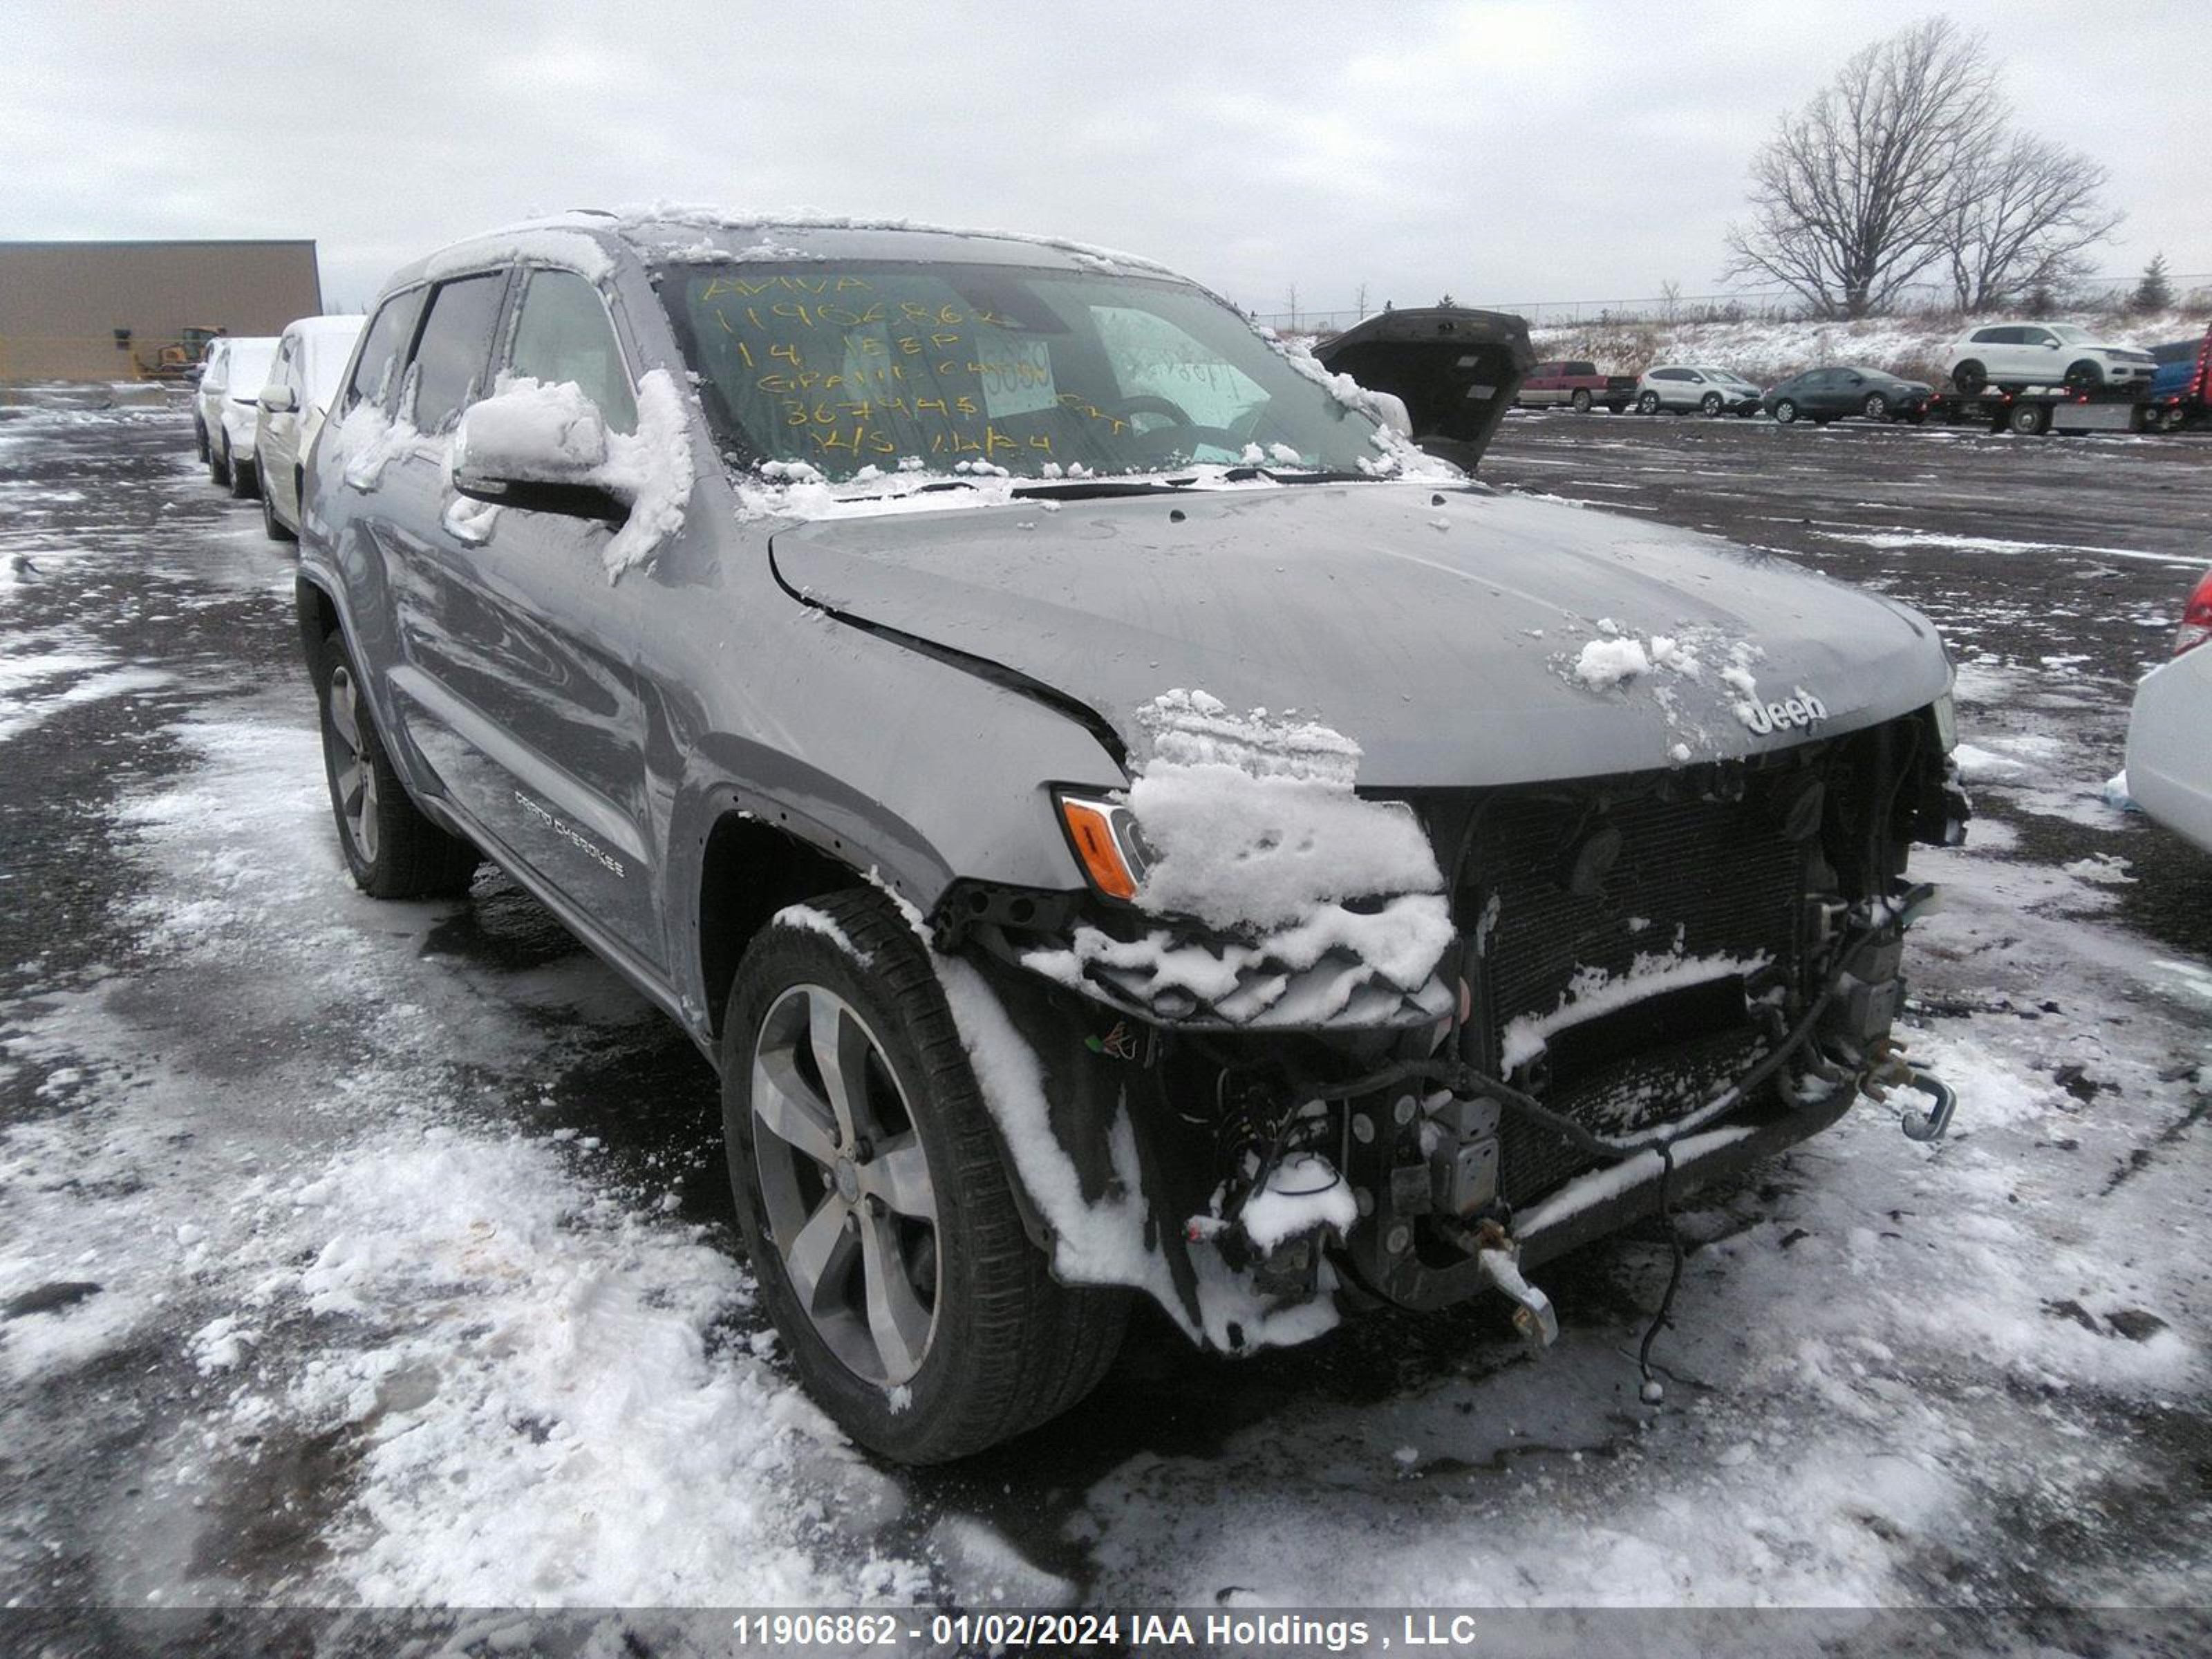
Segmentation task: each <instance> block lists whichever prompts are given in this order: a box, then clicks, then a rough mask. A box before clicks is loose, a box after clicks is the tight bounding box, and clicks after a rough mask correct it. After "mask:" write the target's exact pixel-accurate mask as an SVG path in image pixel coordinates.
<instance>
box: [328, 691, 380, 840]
mask: <svg viewBox="0 0 2212 1659" xmlns="http://www.w3.org/2000/svg"><path fill="white" fill-rule="evenodd" d="M325 706H326V708H327V711H328V712H327V714H326V717H325V720H324V721H323V742H324V744H325V745H327V746H328V748H329V750H330V751H331V776H332V777H333V778H335V779H336V780H337V797H338V816H339V817H341V818H342V819H343V820H344V823H345V832H346V839H347V840H349V842H352V843H353V849H354V851H355V852H356V854H359V855H360V858H361V861H362V863H363V864H364V865H368V864H374V863H375V862H376V767H375V764H374V763H373V762H372V761H371V760H370V758H369V755H368V745H367V744H366V743H364V742H363V740H362V711H361V688H360V687H359V686H358V685H357V684H355V681H354V678H353V671H352V670H350V669H349V668H348V667H347V666H346V665H344V664H343V663H340V664H338V665H336V666H335V667H333V668H332V669H331V686H330V690H329V693H328V694H327V696H326V699H325Z"/></svg>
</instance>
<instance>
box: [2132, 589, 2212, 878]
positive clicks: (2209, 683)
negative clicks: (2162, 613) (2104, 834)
mask: <svg viewBox="0 0 2212 1659" xmlns="http://www.w3.org/2000/svg"><path fill="white" fill-rule="evenodd" d="M2206 732H2212V570H2208V571H2206V572H2205V573H2204V579H2203V580H2202V581H2200V582H2198V583H2197V591H2196V592H2193V593H2191V595H2190V596H2189V603H2188V605H2185V607H2184V608H2183V610H2182V613H2181V630H2180V632H2179V633H2178V634H2176V635H2174V638H2173V660H2172V661H2171V662H2166V663H2160V665H2158V666H2157V667H2156V668H2154V669H2152V670H2151V671H2150V672H2149V673H2148V674H2146V675H2145V676H2143V682H2142V684H2141V685H2139V686H2137V687H2136V706H2135V713H2134V714H2132V715H2131V716H2130V718H2129V720H2128V771H2127V779H2128V781H2127V790H2128V793H2129V794H2130V795H2131V796H2133V797H2134V798H2135V802H2136V805H2138V806H2140V807H2142V810H2143V811H2145V812H2147V813H2148V814H2149V815H2150V817H2152V818H2154V819H2155V820H2156V821H2157V822H2158V823H2162V824H2164V825H2165V826H2166V828H2167V829H2171V830H2172V831H2173V832H2174V833H2175V834H2176V835H2178V836H2182V837H2184V838H2185V839H2186V840H2189V841H2193V842H2196V843H2197V845H2198V846H2199V847H2201V848H2203V849H2204V850H2205V851H2206V852H2208V853H2212V746H2208V745H2207V744H2206V743H2205V741H2204V734H2205V733H2206Z"/></svg>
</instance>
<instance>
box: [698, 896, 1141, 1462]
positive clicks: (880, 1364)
mask: <svg viewBox="0 0 2212 1659" xmlns="http://www.w3.org/2000/svg"><path fill="white" fill-rule="evenodd" d="M810 908H811V909H812V910H813V911H814V912H815V913H816V915H817V917H819V918H823V919H826V920H827V921H829V923H830V924H831V926H832V927H834V928H835V929H836V933H835V934H833V933H830V932H829V931H827V930H821V929H817V928H815V927H797V926H793V925H791V924H789V923H785V922H779V921H771V922H770V923H769V925H768V927H766V928H764V929H763V931H762V932H761V933H760V934H759V935H758V936H757V937H756V938H755V939H754V940H753V942H752V944H751V945H750V946H749V947H747V949H746V951H745V955H744V960H743V961H742V962H741V963H739V964H738V973H737V980H736V983H735V984H734V986H733V987H732V990H731V994H730V1004H729V1012H728V1017H727V1018H726V1021H725V1024H724V1027H723V1036H722V1126H723V1135H724V1140H725V1144H726V1147H727V1150H728V1154H729V1164H730V1183H731V1188H732V1192H733V1194H735V1197H736V1199H737V1210H738V1226H739V1229H740V1230H741V1231H742V1232H743V1233H744V1243H745V1250H746V1254H747V1255H748V1257H749V1258H750V1261H751V1263H752V1267H753V1272H754V1274H755V1276H756V1277H757V1279H759V1281H760V1285H761V1291H762V1295H763V1298H764V1299H765V1301H766V1303H767V1305H768V1310H769V1314H770V1315H771V1316H773V1317H774V1319H775V1324H776V1328H777V1329H778V1331H780V1332H781V1334H782V1336H783V1339H784V1340H785V1342H786V1343H787V1345H788V1346H789V1348H790V1351H791V1354H792V1358H793V1363H794V1364H796V1365H797V1367H798V1370H799V1376H800V1379H801V1380H802V1381H803V1382H804V1383H805V1386H806V1389H807V1391H808V1393H810V1394H811V1395H813V1397H814V1398H815V1400H816V1401H817V1402H818V1403H819V1404H820V1405H821V1406H822V1407H823V1410H825V1411H827V1412H828V1413H829V1415H830V1416H831V1417H833V1418H835V1419H836V1421H837V1422H838V1424H839V1425H840V1426H842V1428H843V1429H844V1430H845V1431H846V1432H847V1433H848V1434H849V1435H851V1436H852V1437H853V1438H854V1439H855V1440H857V1441H859V1442H860V1443H861V1444H863V1445H865V1446H867V1447H870V1448H872V1449H874V1450H876V1451H878V1452H880V1453H882V1454H883V1455H885V1456H887V1457H892V1458H896V1459H897V1460H899V1461H900V1462H907V1463H939V1462H948V1461H950V1460H951V1459H953V1458H957V1457H963V1456H966V1455H969V1454H970V1453H973V1452H976V1451H981V1449H984V1448H985V1447H987V1446H992V1445H995V1444H997V1443H999V1442H1000V1441H1003V1440H1006V1439H1008V1438H1010V1437H1012V1436H1014V1435H1017V1434H1019V1433H1020V1432H1022V1431H1024V1430H1025V1429H1028V1428H1031V1427H1034V1426H1035V1425H1037V1424H1039V1423H1042V1422H1044V1421H1045V1420H1046V1419H1048V1418H1052V1417H1055V1416H1057V1415H1059V1414H1060V1413H1061V1412H1063V1411H1065V1410H1066V1409H1067V1408H1068V1407H1071V1406H1073V1404H1074V1403H1075V1402H1076V1401H1079V1400H1080V1399H1081V1398H1082V1397H1083V1396H1084V1395H1086V1394H1088V1393H1089V1392H1090V1391H1091V1389H1093V1388H1094V1387H1096V1386H1097V1382H1098V1379H1099V1377H1100V1376H1103V1374H1104V1372H1105V1370H1106V1368H1107V1366H1108V1365H1109V1364H1111V1363H1112V1361H1113V1358H1114V1355H1115V1352H1116V1351H1117V1350H1118V1349H1119V1347H1120V1346H1121V1333H1122V1329H1123V1327H1124V1325H1125V1323H1126V1322H1127V1316H1128V1301H1129V1298H1128V1293H1127V1291H1121V1290H1111V1289H1091V1288H1083V1287H1074V1286H1068V1285H1060V1284H1059V1283H1058V1282H1056V1281H1055V1280H1054V1279H1053V1277H1052V1274H1051V1271H1050V1264H1049V1262H1048V1260H1047V1257H1046V1255H1045V1253H1044V1252H1043V1251H1042V1250H1041V1249H1038V1248H1037V1247H1036V1245H1035V1244H1033V1243H1030V1238H1029V1235H1028V1234H1027V1232H1026V1231H1024V1229H1023V1226H1022V1220H1021V1214H1020V1212H1019V1211H1018V1209H1017V1208H1016V1206H1015V1203H1014V1199H1013V1193H1012V1185H1011V1182H1010V1178H1009V1176H1008V1174H1007V1170H1006V1164H1005V1162H1004V1159H1003V1158H1002V1156H1001V1154H1000V1149H999V1138H998V1134H997V1131H996V1129H995V1128H994V1125H993V1123H992V1121H991V1117H990V1114H989V1111H988V1109H987V1108H986V1107H985V1105H984V1103H983V1099H982V1095H981V1091H980V1090H979V1088H978V1087H977V1085H976V1082H975V1073H974V1071H973V1069H972V1068H971V1067H970V1066H969V1060H968V1053H967V1049H966V1048H965V1047H964V1046H963V1043H962V1042H961V1037H960V1033H959V1031H958V1030H957V1028H956V1027H955V1025H954V1024H953V1022H952V1016H951V1012H950V1010H949V1009H948V1008H947V1006H946V1005H945V993H944V989H943V987H942V986H941V985H940V984H939V980H938V977H937V971H936V969H935V968H934V966H933V964H932V963H931V961H930V958H929V956H928V953H927V951H925V950H924V949H923V947H922V945H921V941H920V940H919V939H916V938H915V935H914V933H913V932H912V930H911V929H910V928H909V927H908V925H907V923H906V922H905V921H904V920H903V919H902V917H901V916H900V915H898V914H897V912H896V911H895V910H894V909H893V908H891V907H890V904H889V903H888V902H886V901H885V900H884V898H883V897H882V896H880V895H878V894H876V893H873V892H869V891H865V890H851V891H848V892H842V893H837V894H833V895H832V896H829V897H827V898H823V899H819V900H816V901H814V902H813V903H812V904H811V907H810ZM840 935H842V938H841V937H839V936H840ZM848 947H849V948H848Z"/></svg>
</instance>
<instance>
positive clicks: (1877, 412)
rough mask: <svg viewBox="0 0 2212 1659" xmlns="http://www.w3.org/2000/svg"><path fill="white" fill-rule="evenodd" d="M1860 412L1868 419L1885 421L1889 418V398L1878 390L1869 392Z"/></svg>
mask: <svg viewBox="0 0 2212 1659" xmlns="http://www.w3.org/2000/svg"><path fill="white" fill-rule="evenodd" d="M1860 412H1861V413H1862V414H1863V415H1864V416H1866V417H1867V419H1869V421H1886V420H1887V419H1888V418H1889V399H1888V398H1885V397H1883V396H1882V395H1881V393H1880V392H1868V393H1867V400H1866V406H1865V407H1864V409H1863V410H1861V411H1860Z"/></svg>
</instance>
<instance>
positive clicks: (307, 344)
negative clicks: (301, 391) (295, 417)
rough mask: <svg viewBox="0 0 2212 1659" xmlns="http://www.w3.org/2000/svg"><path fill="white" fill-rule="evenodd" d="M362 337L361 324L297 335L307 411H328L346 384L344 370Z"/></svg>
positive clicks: (321, 329) (356, 323) (357, 322)
mask: <svg viewBox="0 0 2212 1659" xmlns="http://www.w3.org/2000/svg"><path fill="white" fill-rule="evenodd" d="M360 337H361V323H360V322H359V321H356V322H355V323H354V325H353V326H352V327H350V328H319V329H315V330H313V331H302V332H301V336H300V368H301V380H302V382H303V383H304V384H305V386H306V387H307V399H306V401H307V405H308V406H309V407H310V408H322V409H328V408H329V407H330V406H331V400H332V399H333V398H336V397H337V394H338V387H339V386H342V385H343V384H344V383H345V368H346V364H347V362H349V361H350V360H351V358H352V356H353V347H354V342H355V341H356V340H357V339H359V338H360Z"/></svg>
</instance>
